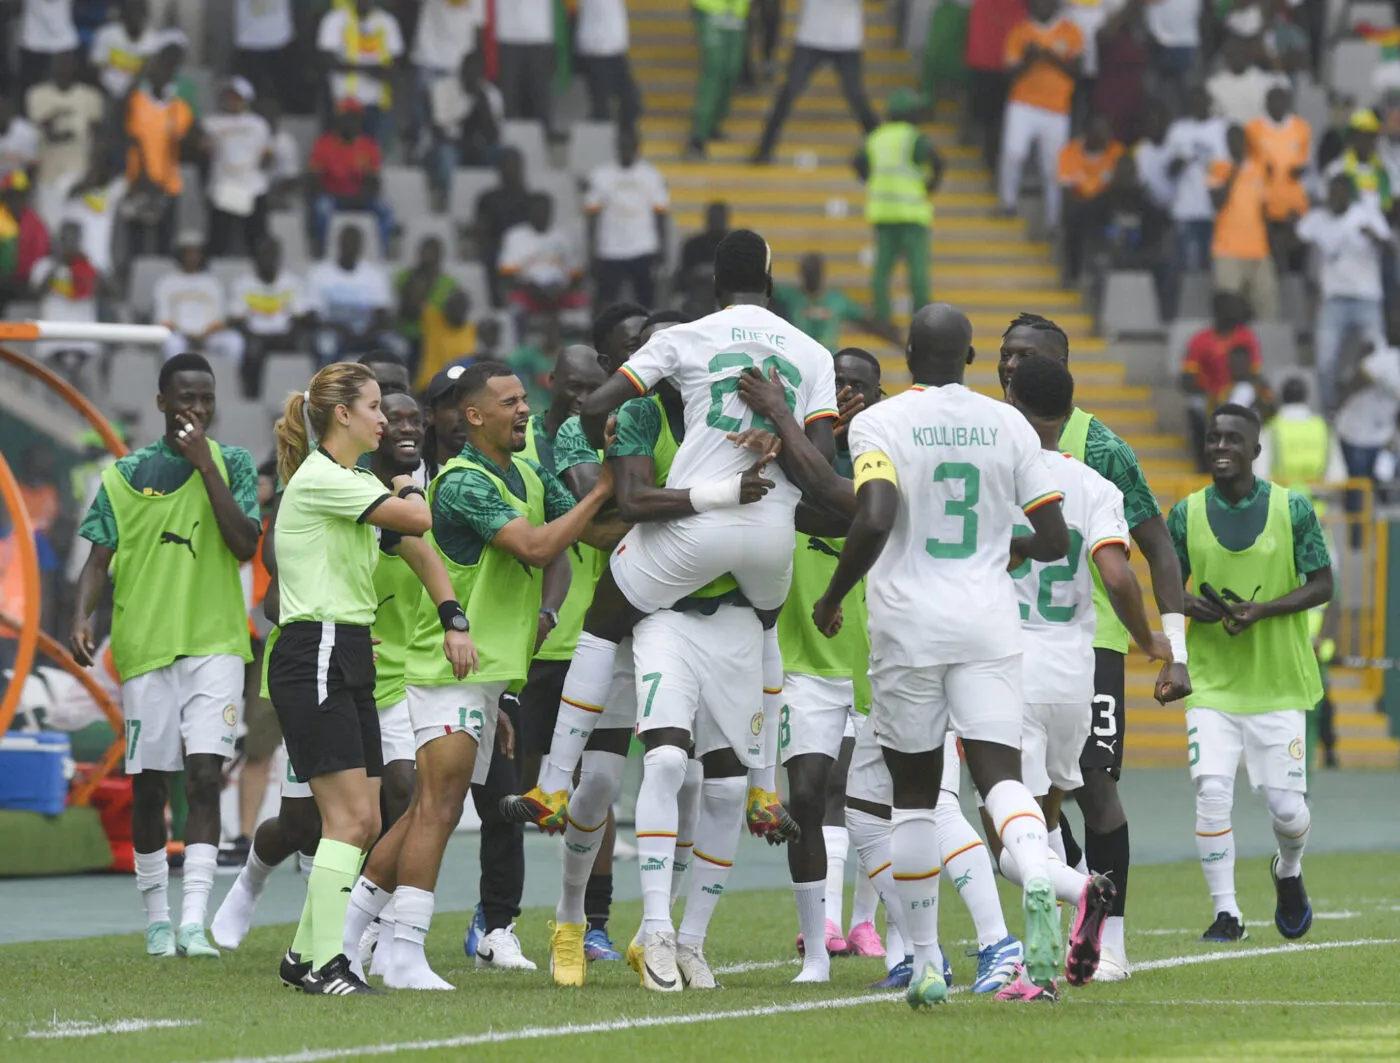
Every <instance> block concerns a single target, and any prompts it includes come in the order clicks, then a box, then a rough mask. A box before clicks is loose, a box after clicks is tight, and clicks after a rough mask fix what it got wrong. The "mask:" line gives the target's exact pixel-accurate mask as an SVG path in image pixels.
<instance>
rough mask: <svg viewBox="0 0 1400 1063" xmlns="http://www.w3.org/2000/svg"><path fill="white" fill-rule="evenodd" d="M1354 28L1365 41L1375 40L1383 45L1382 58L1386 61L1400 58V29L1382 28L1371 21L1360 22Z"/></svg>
mask: <svg viewBox="0 0 1400 1063" xmlns="http://www.w3.org/2000/svg"><path fill="white" fill-rule="evenodd" d="M1352 30H1353V31H1354V32H1355V33H1356V35H1357V36H1358V37H1360V38H1361V39H1362V40H1363V41H1374V42H1375V43H1376V44H1379V45H1380V46H1381V59H1383V60H1385V61H1386V62H1393V61H1394V60H1396V59H1400V29H1397V28H1394V27H1391V28H1386V29H1382V28H1381V27H1379V26H1372V25H1371V24H1370V23H1369V22H1358V23H1357V24H1356V25H1355V26H1353V27H1352Z"/></svg>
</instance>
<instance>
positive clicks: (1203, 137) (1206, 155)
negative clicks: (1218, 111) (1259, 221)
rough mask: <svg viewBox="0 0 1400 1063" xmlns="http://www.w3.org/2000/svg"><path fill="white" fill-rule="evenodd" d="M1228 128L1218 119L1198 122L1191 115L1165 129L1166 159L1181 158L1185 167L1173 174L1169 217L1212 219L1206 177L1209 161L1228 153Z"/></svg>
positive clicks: (1212, 210)
mask: <svg viewBox="0 0 1400 1063" xmlns="http://www.w3.org/2000/svg"><path fill="white" fill-rule="evenodd" d="M1228 128H1229V127H1228V126H1227V125H1226V124H1225V122H1224V120H1223V119H1220V118H1207V119H1206V120H1205V121H1200V122H1198V121H1197V120H1196V119H1194V118H1178V119H1177V120H1176V121H1175V122H1173V123H1172V124H1171V128H1170V129H1168V130H1167V160H1168V162H1170V161H1172V160H1174V159H1182V160H1184V161H1185V162H1186V167H1185V169H1183V170H1182V171H1181V172H1180V173H1179V174H1177V176H1176V195H1175V197H1174V198H1173V200H1172V217H1173V218H1174V219H1175V220H1177V221H1201V220H1206V221H1209V220H1212V219H1214V217H1215V207H1214V206H1212V205H1211V202H1210V188H1209V186H1208V185H1207V184H1206V177H1207V174H1208V173H1209V171H1210V164H1211V163H1212V162H1214V161H1215V160H1216V159H1219V158H1222V157H1224V156H1225V155H1226V153H1227V148H1226V146H1225V131H1226V129H1228Z"/></svg>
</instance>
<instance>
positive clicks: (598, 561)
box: [521, 416, 608, 661]
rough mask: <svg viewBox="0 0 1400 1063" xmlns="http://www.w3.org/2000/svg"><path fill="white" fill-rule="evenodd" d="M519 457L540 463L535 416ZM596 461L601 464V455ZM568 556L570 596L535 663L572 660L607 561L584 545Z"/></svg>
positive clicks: (531, 420) (604, 557)
mask: <svg viewBox="0 0 1400 1063" xmlns="http://www.w3.org/2000/svg"><path fill="white" fill-rule="evenodd" d="M521 457H524V458H528V459H529V460H531V461H533V462H535V463H536V464H539V463H540V456H539V444H538V443H537V441H536V440H535V418H534V416H531V418H530V423H529V424H528V425H527V426H526V428H525V449H524V450H523V451H521ZM598 458H599V460H600V461H601V460H602V454H601V453H600V454H599V455H598ZM567 553H568V555H569V572H570V573H571V578H570V580H569V593H568V595H567V596H565V598H564V604H563V605H561V606H560V607H559V623H558V624H557V625H555V628H554V630H553V631H551V632H550V633H549V637H548V638H547V639H545V640H544V645H543V646H541V647H540V652H539V653H537V654H535V660H537V661H568V660H572V659H573V656H574V647H575V646H577V645H578V637H579V635H580V634H582V633H583V618H584V615H585V614H586V613H587V612H588V607H589V606H590V605H591V604H593V588H594V587H595V586H597V584H598V577H599V576H600V575H602V572H603V566H604V565H605V564H607V560H608V559H607V555H605V554H602V553H599V552H598V551H597V550H595V549H593V547H591V546H589V545H587V544H586V543H574V545H573V546H571V547H569V548H568V551H567Z"/></svg>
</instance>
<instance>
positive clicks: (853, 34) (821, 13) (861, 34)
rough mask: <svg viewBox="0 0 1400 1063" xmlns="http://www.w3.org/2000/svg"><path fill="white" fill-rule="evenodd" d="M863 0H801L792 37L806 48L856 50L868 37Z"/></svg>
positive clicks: (836, 50)
mask: <svg viewBox="0 0 1400 1063" xmlns="http://www.w3.org/2000/svg"><path fill="white" fill-rule="evenodd" d="M861 7H862V2H861V0H802V10H801V11H799V12H798V15H797V35H796V36H795V37H794V38H793V40H794V41H795V42H796V43H797V44H799V45H801V46H802V47H803V48H819V49H821V50H822V51H825V52H857V51H860V46H861V44H862V43H864V40H865V17H864V12H863V11H862V10H861Z"/></svg>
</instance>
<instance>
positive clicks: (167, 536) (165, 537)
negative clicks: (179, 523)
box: [160, 521, 199, 561]
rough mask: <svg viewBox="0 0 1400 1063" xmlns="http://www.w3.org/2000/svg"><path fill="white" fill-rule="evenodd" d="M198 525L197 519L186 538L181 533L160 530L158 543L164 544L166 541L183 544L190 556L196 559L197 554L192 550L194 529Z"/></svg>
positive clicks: (197, 558) (197, 557)
mask: <svg viewBox="0 0 1400 1063" xmlns="http://www.w3.org/2000/svg"><path fill="white" fill-rule="evenodd" d="M198 527H199V521H195V522H194V528H191V529H190V536H189V538H188V539H187V538H185V537H184V536H183V535H176V534H175V533H174V532H169V531H167V532H161V533H160V545H161V546H165V545H166V544H167V543H173V544H175V545H176V546H183V547H184V548H185V549H186V550H188V551H189V552H190V557H192V558H194V559H195V560H196V561H198V560H199V555H198V554H197V553H195V552H194V529H195V528H198Z"/></svg>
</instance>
